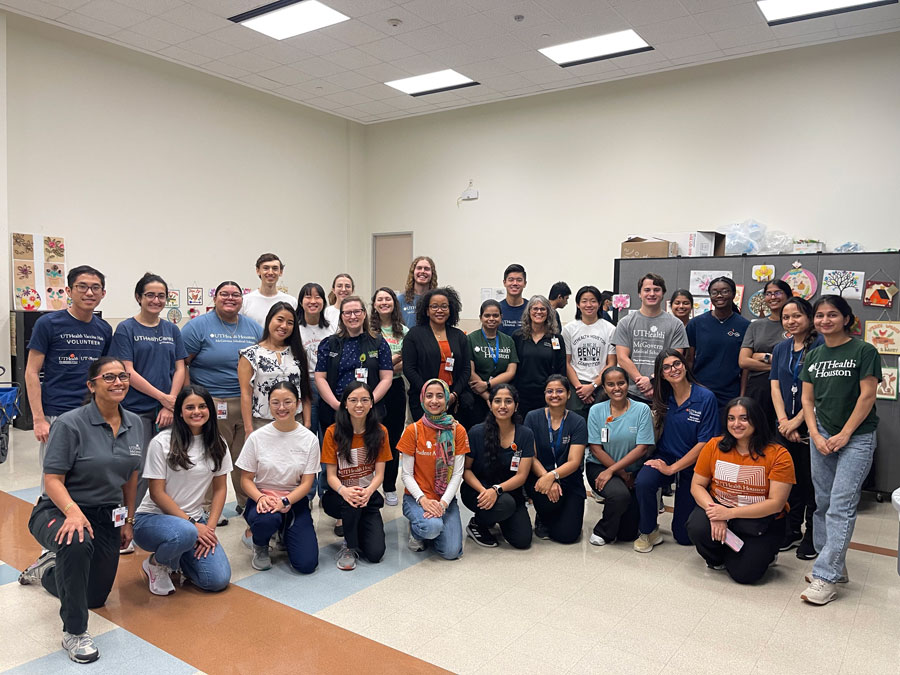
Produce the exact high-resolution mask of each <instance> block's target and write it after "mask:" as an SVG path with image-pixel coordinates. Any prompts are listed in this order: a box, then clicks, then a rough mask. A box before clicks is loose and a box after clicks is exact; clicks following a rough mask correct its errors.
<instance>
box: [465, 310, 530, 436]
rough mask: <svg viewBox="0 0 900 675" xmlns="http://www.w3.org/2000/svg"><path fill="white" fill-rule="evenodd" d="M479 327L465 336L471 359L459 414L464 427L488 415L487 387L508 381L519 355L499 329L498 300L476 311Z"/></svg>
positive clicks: (473, 424)
mask: <svg viewBox="0 0 900 675" xmlns="http://www.w3.org/2000/svg"><path fill="white" fill-rule="evenodd" d="M478 318H479V319H480V320H481V329H480V330H473V331H472V332H471V333H469V334H468V335H467V336H466V339H467V340H468V342H469V354H470V355H471V358H472V367H471V373H470V374H469V387H468V389H464V390H463V392H462V395H461V400H460V408H459V414H460V418H461V420H462V423H463V425H464V426H465V427H466V429H471V428H472V427H473V426H475V425H476V424H479V423H481V422H483V421H484V418H485V416H487V414H488V399H490V396H491V390H492V389H493V388H494V387H495V386H497V385H498V384H507V383H509V382H512V380H513V378H514V377H515V375H516V368H517V367H518V363H519V357H518V356H517V355H516V345H515V343H514V342H513V339H512V338H511V337H510V336H509V335H507V334H506V333H504V332H503V331H501V330H500V323H501V320H502V315H501V313H500V303H499V302H497V301H496V300H485V301H484V302H482V303H481V309H480V310H479V313H478Z"/></svg>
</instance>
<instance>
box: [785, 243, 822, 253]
mask: <svg viewBox="0 0 900 675" xmlns="http://www.w3.org/2000/svg"><path fill="white" fill-rule="evenodd" d="M824 250H825V242H824V241H795V242H794V251H793V252H794V253H822V252H823V251H824Z"/></svg>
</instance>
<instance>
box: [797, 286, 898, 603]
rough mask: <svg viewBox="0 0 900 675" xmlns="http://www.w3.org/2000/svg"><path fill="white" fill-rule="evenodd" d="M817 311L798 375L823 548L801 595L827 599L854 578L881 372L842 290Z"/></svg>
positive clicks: (818, 541) (816, 527)
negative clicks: (853, 545) (850, 558)
mask: <svg viewBox="0 0 900 675" xmlns="http://www.w3.org/2000/svg"><path fill="white" fill-rule="evenodd" d="M813 312H814V314H813V316H814V318H813V325H814V326H815V328H816V332H817V333H819V335H821V336H822V337H823V338H824V340H825V344H823V345H821V346H819V347H816V348H815V349H813V350H812V351H811V352H810V353H809V355H808V356H807V357H806V362H805V364H804V367H803V370H802V371H801V372H800V379H801V380H802V381H803V394H802V400H803V417H804V419H805V420H806V426H807V428H808V429H809V438H810V444H809V448H810V452H809V454H810V464H811V467H812V481H813V485H814V486H815V490H816V513H815V515H814V516H813V540H814V542H815V546H816V551H818V552H819V556H818V557H817V558H816V562H815V564H813V569H812V574H810V575H808V576H807V578H806V581H807V582H809V588H807V589H806V590H805V591H803V593H801V594H800V597H801V598H802V599H803V600H806V601H807V602H811V603H813V604H816V605H824V604H825V603H828V602H831V601H832V600H834V599H835V597H837V593H836V591H835V584H839V583H846V582H847V581H848V579H849V576H848V574H847V547H848V546H849V545H850V537H851V536H852V535H853V527H854V525H856V507H857V505H858V504H859V496H860V491H861V490H862V484H863V481H864V480H865V479H866V476H867V475H868V474H869V469H871V468H872V458H873V456H874V454H875V430H876V429H877V428H878V415H877V414H876V413H875V390H876V388H877V386H878V382H880V381H881V377H882V375H881V357H880V356H879V354H878V350H876V349H875V347H873V346H872V345H870V344H869V343H868V342H863V341H862V340H857V339H854V338H853V337H851V336H850V334H849V333H850V328H851V326H853V320H854V316H853V311H852V310H851V309H850V305H849V304H848V303H847V301H846V300H844V298H842V297H841V296H839V295H824V296H822V297H821V298H819V300H818V301H817V302H816V304H815V305H814V306H813Z"/></svg>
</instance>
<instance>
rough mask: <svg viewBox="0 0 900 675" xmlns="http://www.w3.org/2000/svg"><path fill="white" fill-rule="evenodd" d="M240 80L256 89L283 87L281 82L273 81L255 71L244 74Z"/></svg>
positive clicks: (272, 89) (270, 89) (269, 89)
mask: <svg viewBox="0 0 900 675" xmlns="http://www.w3.org/2000/svg"><path fill="white" fill-rule="evenodd" d="M241 82H246V83H247V84H249V85H250V86H251V87H256V88H257V89H266V90H268V91H274V90H276V89H282V88H283V87H284V85H283V84H282V83H281V82H275V81H273V80H270V79H269V78H267V77H263V76H262V75H257V74H256V73H251V74H250V75H245V76H244V77H242V78H241Z"/></svg>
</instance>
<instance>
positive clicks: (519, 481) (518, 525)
mask: <svg viewBox="0 0 900 675" xmlns="http://www.w3.org/2000/svg"><path fill="white" fill-rule="evenodd" d="M518 403H519V395H518V392H516V388H515V387H514V386H512V385H511V384H498V385H497V386H495V387H494V388H493V389H492V390H491V400H490V404H491V412H490V414H489V415H488V416H487V418H485V420H484V422H483V423H481V424H476V425H475V426H474V427H472V429H471V430H470V431H469V448H470V452H469V455H468V457H466V470H465V472H464V473H463V486H462V490H461V492H460V495H461V497H462V500H463V504H465V505H466V507H467V508H468V509H469V510H470V511H472V512H473V513H474V515H473V516H472V519H471V520H470V521H469V524H468V526H466V533H467V534H468V535H469V536H470V537H471V538H472V540H473V541H474V542H475V543H476V544H478V545H479V546H485V547H488V548H493V547H495V546H497V538H496V537H494V534H493V533H492V532H491V528H492V527H493V526H494V525H499V526H500V531H501V532H502V533H503V538H504V539H506V541H507V542H508V543H509V545H510V546H512V547H513V548H519V549H524V548H529V547H530V546H531V518H530V517H529V516H528V510H527V509H526V508H525V491H524V489H523V486H524V485H525V481H526V480H527V478H528V475H529V474H530V473H531V462H532V461H533V459H534V434H532V433H531V429H530V428H529V427H526V426H525V425H523V424H517V423H516V408H517V407H518Z"/></svg>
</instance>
